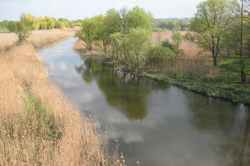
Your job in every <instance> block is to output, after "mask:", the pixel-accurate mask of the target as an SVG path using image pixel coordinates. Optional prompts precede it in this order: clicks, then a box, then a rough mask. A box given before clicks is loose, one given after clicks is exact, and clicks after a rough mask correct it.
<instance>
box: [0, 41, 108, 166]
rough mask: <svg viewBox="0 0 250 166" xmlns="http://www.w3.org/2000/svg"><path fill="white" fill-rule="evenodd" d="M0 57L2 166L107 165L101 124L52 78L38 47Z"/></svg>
mask: <svg viewBox="0 0 250 166" xmlns="http://www.w3.org/2000/svg"><path fill="white" fill-rule="evenodd" d="M54 41H59V39H54ZM45 43H47V44H51V43H53V42H44V44H43V45H46V44H45ZM0 55H1V56H0V72H1V75H0V91H1V93H0V103H1V104H0V115H1V116H0V128H1V131H3V132H0V154H1V155H0V165H37V164H41V165H51V164H53V165H72V164H73V165H86V164H90V165H100V163H102V164H103V165H105V164H107V163H108V161H107V159H108V158H107V156H106V155H107V154H106V152H105V151H104V150H103V149H102V148H103V147H102V146H103V145H102V144H101V140H100V133H99V130H98V128H97V126H96V125H95V124H93V123H92V122H91V120H90V119H89V117H86V116H85V115H84V114H82V113H80V111H79V109H78V106H77V105H75V104H74V103H72V102H71V101H70V100H69V99H68V96H67V94H64V93H63V91H62V90H61V88H60V86H59V85H58V84H57V83H56V82H55V81H53V80H51V79H50V78H49V76H48V70H47V69H46V67H45V64H44V60H43V59H42V58H41V56H40V55H39V54H38V53H37V50H36V49H35V47H34V45H33V44H32V43H24V44H23V45H21V46H13V47H12V48H11V49H10V50H8V51H4V52H0Z"/></svg>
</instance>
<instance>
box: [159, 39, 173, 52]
mask: <svg viewBox="0 0 250 166" xmlns="http://www.w3.org/2000/svg"><path fill="white" fill-rule="evenodd" d="M161 45H162V46H163V47H167V48H169V49H170V50H172V51H174V44H173V43H171V42H170V41H169V40H168V39H165V40H164V41H162V43H161Z"/></svg>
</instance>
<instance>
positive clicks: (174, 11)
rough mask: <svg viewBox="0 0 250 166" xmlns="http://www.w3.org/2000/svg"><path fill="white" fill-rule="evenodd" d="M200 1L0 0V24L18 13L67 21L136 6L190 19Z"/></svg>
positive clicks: (163, 15) (159, 14)
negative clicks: (109, 10) (113, 9)
mask: <svg viewBox="0 0 250 166" xmlns="http://www.w3.org/2000/svg"><path fill="white" fill-rule="evenodd" d="M202 1H204V0H0V21H2V20H13V21H14V20H19V16H20V15H21V14H22V13H25V14H32V15H34V16H36V17H40V16H41V17H44V16H46V15H47V16H50V17H54V18H67V19H69V20H77V19H83V18H85V17H93V16H94V15H99V14H103V15H105V13H106V11H107V10H108V9H111V8H115V9H117V10H119V9H120V8H122V7H123V6H126V7H127V8H128V9H131V8H132V7H134V6H136V5H138V6H139V7H141V8H144V9H145V10H146V11H151V12H152V13H153V15H154V18H169V17H171V18H173V17H193V16H194V14H195V12H196V5H197V4H199V3H200V2H202Z"/></svg>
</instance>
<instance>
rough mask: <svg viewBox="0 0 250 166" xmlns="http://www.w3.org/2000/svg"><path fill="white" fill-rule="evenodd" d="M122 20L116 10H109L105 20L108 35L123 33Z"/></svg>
mask: <svg viewBox="0 0 250 166" xmlns="http://www.w3.org/2000/svg"><path fill="white" fill-rule="evenodd" d="M121 25H122V24H121V18H120V15H119V13H118V12H117V11H116V10H115V9H109V10H108V11H107V12H106V17H105V19H104V23H103V26H104V30H105V32H106V33H107V34H108V35H112V34H113V33H116V32H121Z"/></svg>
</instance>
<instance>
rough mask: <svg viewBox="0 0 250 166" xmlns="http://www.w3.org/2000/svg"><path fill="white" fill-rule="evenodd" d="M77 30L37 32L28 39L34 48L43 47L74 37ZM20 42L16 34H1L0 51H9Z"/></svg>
mask: <svg viewBox="0 0 250 166" xmlns="http://www.w3.org/2000/svg"><path fill="white" fill-rule="evenodd" d="M79 29H80V28H79V27H75V28H64V29H53V30H35V31H32V35H31V36H30V37H29V38H28V39H27V40H28V41H30V42H31V43H32V44H33V45H34V46H41V45H43V44H45V43H47V42H53V41H56V40H58V39H61V38H63V37H73V36H74V34H75V31H76V30H79ZM17 40H18V38H17V35H16V34H15V33H2V34H0V50H1V49H2V50H9V49H10V48H11V46H12V45H13V43H14V42H16V41H17Z"/></svg>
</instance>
